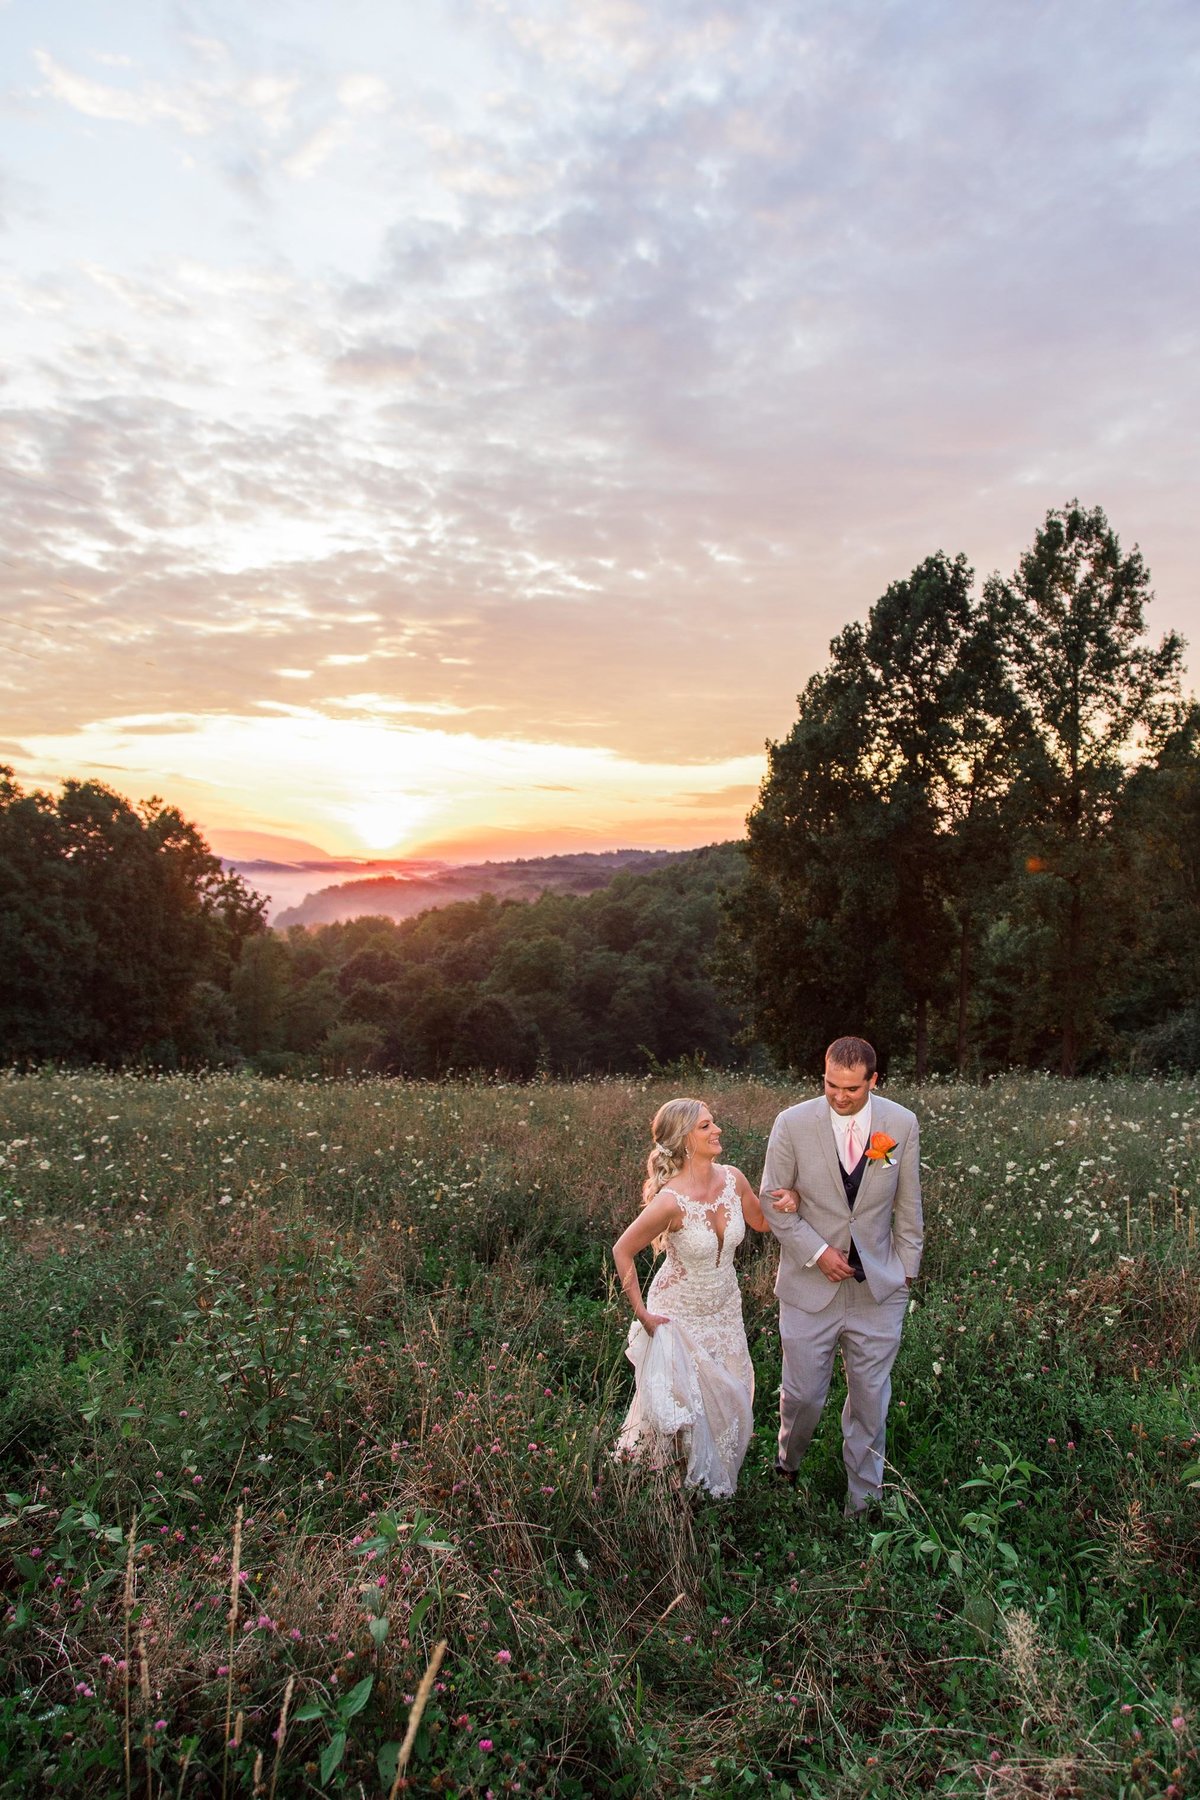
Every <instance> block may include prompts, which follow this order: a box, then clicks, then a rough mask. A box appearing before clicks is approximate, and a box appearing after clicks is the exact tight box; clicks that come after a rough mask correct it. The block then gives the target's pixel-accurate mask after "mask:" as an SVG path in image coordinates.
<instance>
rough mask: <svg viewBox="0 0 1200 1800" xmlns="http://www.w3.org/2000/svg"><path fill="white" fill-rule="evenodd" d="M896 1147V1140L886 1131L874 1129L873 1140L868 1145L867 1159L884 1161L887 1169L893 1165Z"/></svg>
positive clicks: (877, 1161) (878, 1161) (876, 1161)
mask: <svg viewBox="0 0 1200 1800" xmlns="http://www.w3.org/2000/svg"><path fill="white" fill-rule="evenodd" d="M895 1148H896V1140H895V1138H894V1137H889V1136H888V1134H887V1132H886V1131H873V1132H872V1133H871V1141H870V1143H869V1144H868V1145H867V1161H868V1162H875V1163H882V1164H883V1166H884V1168H885V1169H890V1168H891V1166H892V1151H893V1150H894V1149H895Z"/></svg>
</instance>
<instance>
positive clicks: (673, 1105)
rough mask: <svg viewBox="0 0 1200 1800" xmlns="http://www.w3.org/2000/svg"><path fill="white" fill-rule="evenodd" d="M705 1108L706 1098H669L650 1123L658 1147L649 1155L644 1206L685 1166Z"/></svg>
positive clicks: (643, 1192) (655, 1145) (644, 1187)
mask: <svg viewBox="0 0 1200 1800" xmlns="http://www.w3.org/2000/svg"><path fill="white" fill-rule="evenodd" d="M703 1111H704V1102H703V1100H667V1101H664V1103H663V1105H662V1106H660V1107H659V1109H658V1111H657V1112H656V1113H655V1115H654V1120H653V1122H652V1124H651V1126H650V1135H651V1137H652V1138H653V1139H654V1147H653V1149H652V1150H651V1152H650V1154H649V1156H648V1157H647V1158H646V1179H645V1181H644V1182H643V1184H642V1205H643V1206H647V1205H648V1204H649V1203H650V1201H651V1200H653V1198H654V1196H655V1194H657V1193H658V1191H659V1189H660V1188H664V1187H666V1185H667V1183H668V1181H670V1179H671V1177H672V1175H676V1174H678V1172H679V1170H680V1169H682V1167H683V1165H684V1161H685V1159H686V1156H687V1150H686V1147H685V1146H686V1144H687V1141H688V1138H689V1137H690V1136H691V1134H692V1132H693V1131H694V1130H695V1129H696V1120H697V1119H698V1118H699V1117H700V1114H701V1113H702V1112H703Z"/></svg>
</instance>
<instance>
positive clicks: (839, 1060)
mask: <svg viewBox="0 0 1200 1800" xmlns="http://www.w3.org/2000/svg"><path fill="white" fill-rule="evenodd" d="M825 1061H826V1062H831V1063H833V1065H834V1066H835V1068H838V1069H862V1070H864V1071H865V1073H866V1074H868V1075H873V1074H874V1073H875V1052H874V1050H872V1048H871V1046H870V1044H868V1042H867V1040H866V1038H859V1037H841V1038H834V1040H833V1042H832V1044H830V1046H829V1048H828V1050H827V1051H826V1052H825Z"/></svg>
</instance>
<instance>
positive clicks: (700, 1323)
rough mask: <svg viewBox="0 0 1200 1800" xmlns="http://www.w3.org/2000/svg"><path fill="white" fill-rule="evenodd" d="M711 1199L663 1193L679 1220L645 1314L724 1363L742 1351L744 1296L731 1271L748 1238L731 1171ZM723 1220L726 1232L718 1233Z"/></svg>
mask: <svg viewBox="0 0 1200 1800" xmlns="http://www.w3.org/2000/svg"><path fill="white" fill-rule="evenodd" d="M724 1175H725V1179H724V1182H723V1184H722V1187H721V1191H720V1193H719V1194H718V1195H717V1197H716V1199H715V1200H710V1201H709V1202H708V1203H707V1204H705V1202H704V1201H702V1200H692V1199H690V1198H689V1196H688V1195H687V1194H680V1193H677V1192H676V1190H675V1189H674V1188H672V1187H668V1188H663V1189H662V1192H663V1193H664V1194H670V1195H671V1197H672V1199H673V1200H674V1201H675V1203H676V1205H677V1206H678V1207H679V1211H680V1213H681V1214H682V1216H683V1223H682V1225H681V1226H680V1227H679V1230H678V1231H672V1232H669V1233H668V1234H667V1243H666V1251H665V1254H664V1256H663V1262H662V1267H661V1268H660V1269H659V1270H658V1273H657V1274H656V1275H655V1277H654V1279H653V1280H652V1281H651V1283H650V1291H649V1293H648V1294H647V1295H646V1310H647V1311H648V1312H661V1313H665V1314H667V1315H668V1317H670V1318H672V1319H677V1320H678V1321H679V1323H680V1324H681V1325H683V1326H684V1327H685V1329H686V1330H687V1331H688V1332H689V1334H690V1335H691V1336H692V1337H693V1338H694V1339H695V1340H696V1342H697V1343H699V1344H701V1345H703V1347H704V1349H706V1350H707V1351H708V1353H709V1355H710V1356H716V1357H719V1358H720V1360H721V1361H722V1362H724V1361H725V1360H726V1359H727V1358H728V1357H729V1356H730V1355H731V1354H735V1353H736V1352H737V1350H738V1348H739V1346H740V1348H741V1349H742V1350H743V1351H744V1349H745V1342H746V1339H745V1332H744V1329H743V1326H742V1296H741V1290H740V1289H739V1287H738V1280H737V1273H736V1271H735V1269H734V1266H733V1258H734V1253H735V1251H736V1250H737V1247H738V1245H739V1244H740V1243H741V1241H742V1239H743V1238H744V1237H745V1235H746V1221H745V1219H744V1218H743V1217H742V1203H741V1201H740V1200H739V1199H738V1192H737V1185H736V1183H735V1181H734V1173H733V1170H732V1169H726V1170H725V1172H724ZM722 1215H724V1231H721V1230H720V1225H721V1220H722Z"/></svg>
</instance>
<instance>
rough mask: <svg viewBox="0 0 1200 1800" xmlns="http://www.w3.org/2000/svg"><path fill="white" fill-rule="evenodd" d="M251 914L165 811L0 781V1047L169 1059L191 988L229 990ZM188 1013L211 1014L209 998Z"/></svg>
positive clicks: (180, 1040)
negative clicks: (54, 795) (26, 789)
mask: <svg viewBox="0 0 1200 1800" xmlns="http://www.w3.org/2000/svg"><path fill="white" fill-rule="evenodd" d="M263 912H264V903H263V902H262V901H261V900H260V899H259V898H258V896H257V895H254V894H252V893H251V892H250V890H249V889H248V888H247V887H246V885H245V883H244V882H242V881H241V879H240V878H239V877H237V876H231V875H227V874H226V873H225V871H224V870H223V869H222V867H221V864H220V862H219V861H218V859H217V858H216V857H215V856H213V855H212V854H211V852H210V851H209V849H208V846H207V844H206V843H205V842H204V839H203V838H202V837H201V835H200V833H199V832H198V831H197V829H196V828H195V826H194V825H191V824H189V823H188V821H187V820H186V819H184V818H183V816H182V815H181V814H180V813H179V812H178V811H177V810H176V809H175V808H174V807H168V806H164V805H163V804H162V803H161V801H158V800H150V801H147V802H146V803H145V804H144V805H143V806H141V807H133V806H131V805H130V803H129V802H128V801H127V800H125V799H123V798H122V796H121V795H119V794H117V793H114V792H113V790H112V789H111V788H108V787H105V786H104V785H103V784H102V783H99V782H92V781H85V782H80V781H68V782H66V783H65V784H64V787H63V791H62V793H61V795H60V796H59V797H58V799H57V800H54V799H51V798H50V797H49V796H48V795H45V794H32V795H25V794H23V793H22V791H21V789H20V788H19V787H18V786H17V784H16V782H15V781H14V779H13V777H12V771H11V770H8V771H6V772H4V774H3V776H2V778H0V918H2V920H3V924H2V926H0V947H2V948H3V949H4V950H5V951H6V952H7V954H6V956H5V957H4V958H3V964H4V973H3V974H2V975H0V1047H2V1048H3V1051H4V1053H5V1054H6V1055H8V1056H9V1057H13V1056H39V1055H40V1056H58V1057H63V1058H65V1059H76V1058H79V1059H84V1060H99V1061H105V1062H113V1063H119V1062H124V1061H128V1060H130V1059H133V1058H138V1057H147V1056H149V1057H154V1058H156V1059H165V1060H174V1059H175V1058H176V1056H177V1055H179V1054H180V1053H181V1049H182V1048H183V1047H184V1046H187V1045H190V1044H191V1043H192V1042H193V1041H194V1039H195V1036H196V1033H195V1032H193V1031H192V1030H191V1029H190V1027H189V1023H188V1012H189V1008H190V1006H191V1005H192V1003H193V1000H194V999H195V998H196V997H197V995H198V991H199V989H200V988H201V987H202V986H204V985H205V984H207V986H209V987H212V986H217V987H220V988H221V989H222V990H224V989H225V988H226V987H227V985H228V976H229V971H230V969H231V967H232V966H233V964H234V963H235V962H236V960H237V957H238V956H239V954H240V951H241V947H242V946H243V945H244V944H245V943H246V942H247V941H248V939H249V938H250V937H252V936H254V935H255V934H256V933H260V932H261V931H263V929H264V922H263ZM200 1004H202V1006H203V1007H204V1008H205V1009H206V1011H207V1013H208V1014H211V1012H212V1005H211V996H208V997H204V996H201V998H200ZM206 1034H207V1035H211V1033H210V1032H209V1028H208V1026H205V1030H204V1031H203V1032H202V1033H201V1036H204V1035H206Z"/></svg>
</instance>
